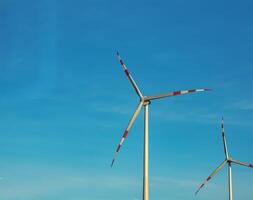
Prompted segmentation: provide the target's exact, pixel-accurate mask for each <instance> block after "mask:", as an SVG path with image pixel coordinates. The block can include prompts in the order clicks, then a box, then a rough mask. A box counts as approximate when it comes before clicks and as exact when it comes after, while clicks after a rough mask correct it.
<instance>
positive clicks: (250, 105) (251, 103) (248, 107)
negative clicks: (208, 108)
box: [226, 100, 253, 111]
mask: <svg viewBox="0 0 253 200" xmlns="http://www.w3.org/2000/svg"><path fill="white" fill-rule="evenodd" d="M226 108H227V109H235V110H244V111H252V110H253V100H242V101H238V102H235V103H232V104H230V105H227V106H226Z"/></svg>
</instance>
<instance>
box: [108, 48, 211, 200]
mask: <svg viewBox="0 0 253 200" xmlns="http://www.w3.org/2000/svg"><path fill="white" fill-rule="evenodd" d="M117 57H118V59H119V62H120V64H121V66H122V67H123V70H124V71H125V74H126V76H127V77H128V79H129V81H130V82H131V84H132V86H133V88H134V89H135V91H136V93H137V95H138V96H139V98H140V102H139V104H138V106H137V108H136V110H135V112H134V113H133V116H132V118H131V119H130V121H129V123H128V125H127V128H126V130H125V132H124V134H123V136H122V138H121V140H120V143H119V145H118V147H117V149H116V152H115V154H114V157H113V160H112V163H111V166H113V163H114V161H115V158H116V156H117V154H118V152H119V150H120V148H121V146H122V144H123V142H124V140H125V138H126V137H127V135H128V132H129V130H130V129H131V127H132V125H133V123H134V121H135V119H136V117H137V116H138V114H139V112H140V110H141V108H142V106H144V158H143V162H144V163H143V200H148V199H149V192H148V106H149V104H150V102H151V101H152V100H155V99H160V98H165V97H172V96H176V95H181V94H187V93H192V92H203V91H207V90H209V89H192V90H182V91H175V92H169V93H164V94H160V95H155V96H143V95H142V93H141V92H140V90H139V88H138V86H137V84H136V83H135V81H134V79H133V78H132V76H131V74H130V73H129V71H128V69H127V67H126V65H125V64H124V62H123V60H122V59H121V57H120V55H119V53H118V52H117Z"/></svg>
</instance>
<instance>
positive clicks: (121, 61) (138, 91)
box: [117, 52, 142, 98]
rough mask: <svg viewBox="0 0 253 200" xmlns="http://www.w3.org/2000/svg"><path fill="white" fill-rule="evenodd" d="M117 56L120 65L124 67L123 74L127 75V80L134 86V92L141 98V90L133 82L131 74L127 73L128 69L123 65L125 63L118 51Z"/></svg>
mask: <svg viewBox="0 0 253 200" xmlns="http://www.w3.org/2000/svg"><path fill="white" fill-rule="evenodd" d="M117 57H118V59H119V62H120V64H121V66H122V67H123V69H124V71H125V74H126V75H127V78H128V79H129V81H130V82H131V84H132V85H133V87H134V89H135V91H136V93H137V94H138V96H139V97H140V98H142V94H141V91H140V90H139V88H138V86H137V84H136V83H135V81H134V79H133V77H132V76H131V74H130V73H129V71H128V69H127V67H126V65H125V63H124V62H123V60H122V58H121V57H120V55H119V52H117Z"/></svg>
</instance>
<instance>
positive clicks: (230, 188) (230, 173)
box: [195, 118, 253, 200]
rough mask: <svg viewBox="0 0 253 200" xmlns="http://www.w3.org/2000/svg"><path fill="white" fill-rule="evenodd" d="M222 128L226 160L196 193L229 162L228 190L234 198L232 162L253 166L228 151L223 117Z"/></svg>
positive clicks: (231, 197)
mask: <svg viewBox="0 0 253 200" xmlns="http://www.w3.org/2000/svg"><path fill="white" fill-rule="evenodd" d="M221 129H222V141H223V147H224V153H225V160H224V161H223V162H222V163H221V165H220V166H218V167H217V168H216V169H215V170H214V172H213V173H212V174H211V175H210V176H208V177H207V179H206V180H205V181H204V182H203V183H202V184H201V185H200V187H199V188H198V190H197V191H196V192H195V195H197V194H198V192H199V191H200V190H201V188H202V187H203V186H204V185H206V184H207V183H208V182H209V181H210V180H211V178H212V177H213V176H214V175H215V174H217V173H218V171H220V170H221V169H222V167H224V166H225V165H226V164H228V191H229V200H232V199H233V193H232V168H231V164H232V163H235V164H239V165H243V166H246V167H251V168H253V165H252V164H248V163H245V162H241V161H238V160H234V159H232V158H231V157H230V155H229V153H228V149H227V142H226V137H225V132H224V121H223V118H222V121H221Z"/></svg>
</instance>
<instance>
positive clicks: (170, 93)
mask: <svg viewBox="0 0 253 200" xmlns="http://www.w3.org/2000/svg"><path fill="white" fill-rule="evenodd" d="M209 90H210V89H192V90H181V91H175V92H169V93H165V94H160V95H155V96H147V97H145V100H148V101H149V100H154V99H161V98H165V97H172V96H176V95H181V94H188V93H192V92H204V91H209Z"/></svg>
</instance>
